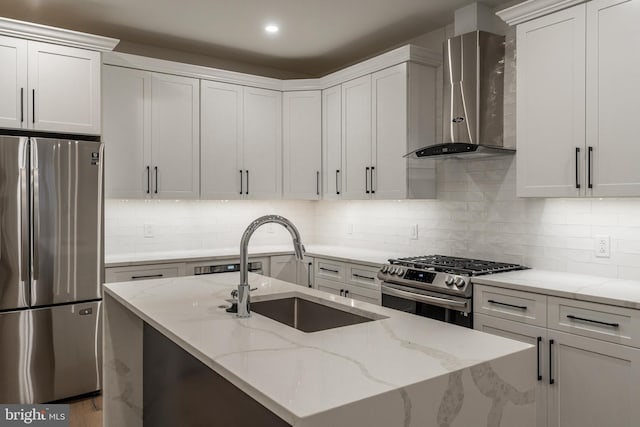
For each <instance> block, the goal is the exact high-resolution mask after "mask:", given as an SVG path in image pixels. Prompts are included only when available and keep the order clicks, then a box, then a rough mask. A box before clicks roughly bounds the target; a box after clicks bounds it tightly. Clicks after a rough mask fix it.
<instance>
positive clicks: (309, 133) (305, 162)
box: [282, 91, 322, 200]
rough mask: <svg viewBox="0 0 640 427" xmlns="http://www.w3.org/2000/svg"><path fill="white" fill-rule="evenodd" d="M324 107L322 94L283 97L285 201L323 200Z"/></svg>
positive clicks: (299, 93) (304, 93)
mask: <svg viewBox="0 0 640 427" xmlns="http://www.w3.org/2000/svg"><path fill="white" fill-rule="evenodd" d="M321 104H322V96H321V93H320V91H301V92H285V93H284V94H283V106H282V113H283V116H282V150H283V184H284V188H283V197H284V198H285V199H302V200H318V199H320V192H321V188H320V184H321V183H320V181H321V178H320V173H321V166H322V149H321V147H322V107H321Z"/></svg>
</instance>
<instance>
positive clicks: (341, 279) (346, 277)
mask: <svg viewBox="0 0 640 427" xmlns="http://www.w3.org/2000/svg"><path fill="white" fill-rule="evenodd" d="M315 261H316V262H315V287H316V288H317V289H318V290H320V291H324V292H329V293H332V294H336V295H341V296H344V297H347V298H353V299H356V300H359V301H364V302H368V303H371V304H376V305H380V304H381V299H382V298H381V293H380V292H381V291H380V281H379V280H378V278H377V277H376V276H377V272H378V267H374V266H369V265H362V264H351V263H345V262H340V261H334V260H327V259H320V258H316V260H315Z"/></svg>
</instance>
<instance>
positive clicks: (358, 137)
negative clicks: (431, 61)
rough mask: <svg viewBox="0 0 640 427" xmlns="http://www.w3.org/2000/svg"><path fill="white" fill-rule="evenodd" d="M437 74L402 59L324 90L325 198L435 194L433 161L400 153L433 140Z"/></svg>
mask: <svg viewBox="0 0 640 427" xmlns="http://www.w3.org/2000/svg"><path fill="white" fill-rule="evenodd" d="M436 74H437V70H436V68H435V67H430V66H425V65H420V64H415V63H402V64H398V65H395V66H393V67H389V68H386V69H384V70H382V71H379V72H376V73H373V74H370V75H366V76H364V77H360V78H358V79H355V80H351V81H349V82H347V83H344V84H342V91H341V93H337V91H336V90H335V88H331V89H328V90H326V91H325V92H324V94H323V96H324V101H325V105H324V106H323V108H324V116H323V121H324V123H323V126H324V131H325V135H324V143H325V147H324V159H325V165H326V168H325V171H324V175H325V177H324V182H325V186H326V188H327V191H326V192H325V198H328V199H330V198H334V199H335V198H344V199H424V198H432V197H435V162H434V161H433V160H429V159H420V160H408V159H406V158H404V155H405V154H407V153H408V152H410V151H413V150H415V149H417V148H420V147H421V146H424V145H427V144H430V143H434V141H435V135H436V87H437V86H436ZM340 97H341V99H340ZM340 101H341V105H340V107H341V108H340V107H339V106H338V102H340ZM340 110H341V111H340ZM339 114H341V115H340V116H339ZM340 119H341V124H342V133H341V135H340V136H339V135H338V134H337V132H336V131H335V128H336V126H337V123H338V122H339V120H340ZM338 150H341V151H342V158H341V159H340V160H339V159H338V157H337V155H336V153H337V152H338Z"/></svg>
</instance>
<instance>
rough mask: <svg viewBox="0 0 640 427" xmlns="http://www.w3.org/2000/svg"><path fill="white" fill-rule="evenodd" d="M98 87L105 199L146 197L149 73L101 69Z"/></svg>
mask: <svg viewBox="0 0 640 427" xmlns="http://www.w3.org/2000/svg"><path fill="white" fill-rule="evenodd" d="M102 84H103V85H104V90H103V97H102V102H103V107H104V132H103V138H102V139H103V141H104V144H105V158H106V160H105V163H104V165H105V174H104V175H105V195H106V197H108V198H121V199H132V198H140V197H143V196H150V194H151V170H150V168H151V73H149V72H148V71H140V70H132V69H130V68H120V67H111V66H105V67H104V70H103V80H102ZM147 167H148V168H149V169H147Z"/></svg>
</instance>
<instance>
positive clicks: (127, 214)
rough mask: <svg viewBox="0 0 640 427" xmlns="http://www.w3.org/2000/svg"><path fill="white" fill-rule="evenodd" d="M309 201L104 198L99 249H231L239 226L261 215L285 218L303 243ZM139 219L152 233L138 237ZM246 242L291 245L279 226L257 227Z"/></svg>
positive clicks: (310, 217) (308, 229) (309, 230)
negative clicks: (102, 240)
mask: <svg viewBox="0 0 640 427" xmlns="http://www.w3.org/2000/svg"><path fill="white" fill-rule="evenodd" d="M314 212H315V210H314V205H313V203H312V202H284V201H269V202H263V201H221V200H220V201H186V200H181V201H175V200H148V201H144V200H107V201H106V203H105V254H106V255H110V254H135V253H146V252H165V251H179V250H198V249H216V248H235V247H238V248H239V246H240V237H241V236H242V232H243V231H244V229H245V228H246V227H247V225H249V224H250V223H251V221H252V220H254V219H256V218H257V217H259V216H261V215H266V214H279V215H283V216H285V217H287V218H289V219H291V220H292V221H293V222H294V223H295V224H296V226H297V227H298V229H299V231H300V234H301V235H302V237H303V239H304V241H305V242H307V241H312V240H313V232H314V224H313V221H314ZM145 224H148V225H151V227H152V229H153V237H144V227H145ZM251 243H252V244H253V243H256V244H262V245H278V244H291V237H290V236H289V233H288V232H287V231H286V230H284V228H282V227H280V226H278V225H275V224H274V225H273V226H271V227H269V226H265V227H262V228H260V229H259V230H258V231H257V232H256V233H255V235H254V236H253V238H252V239H251Z"/></svg>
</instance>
